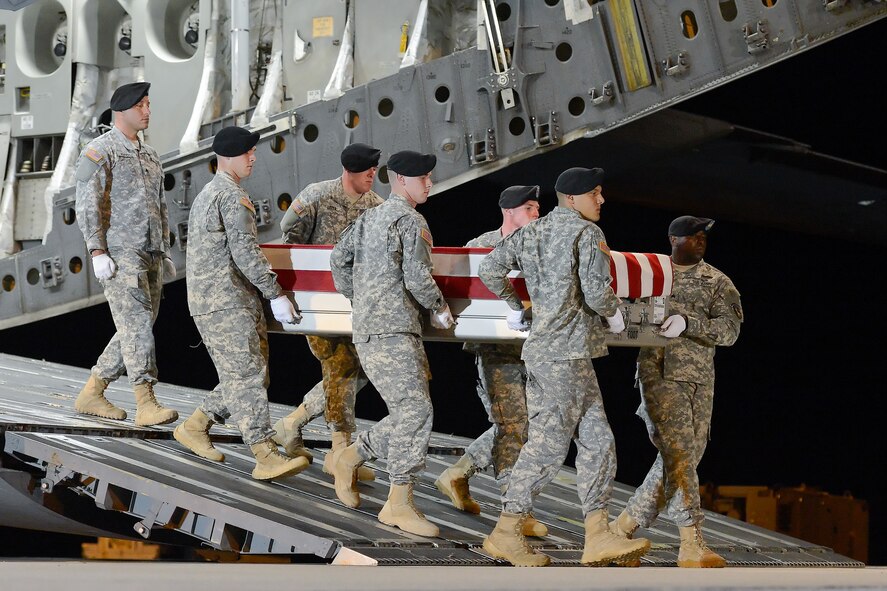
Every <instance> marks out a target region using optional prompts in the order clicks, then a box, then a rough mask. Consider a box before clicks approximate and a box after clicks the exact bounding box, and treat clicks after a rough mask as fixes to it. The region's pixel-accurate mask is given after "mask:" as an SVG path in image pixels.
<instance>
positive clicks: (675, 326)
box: [659, 314, 687, 339]
mask: <svg viewBox="0 0 887 591" xmlns="http://www.w3.org/2000/svg"><path fill="white" fill-rule="evenodd" d="M685 330H687V319H686V318H684V317H683V316H681V315H680V314H673V315H671V316H669V317H668V318H666V319H665V322H663V323H662V326H660V327H659V336H663V337H665V338H667V339H673V338H675V337H677V336H680V334H681V333H682V332H684V331H685Z"/></svg>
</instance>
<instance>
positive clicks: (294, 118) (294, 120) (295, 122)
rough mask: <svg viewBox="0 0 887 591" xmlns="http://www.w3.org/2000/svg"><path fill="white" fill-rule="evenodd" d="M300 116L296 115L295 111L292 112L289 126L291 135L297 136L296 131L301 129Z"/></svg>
mask: <svg viewBox="0 0 887 591" xmlns="http://www.w3.org/2000/svg"><path fill="white" fill-rule="evenodd" d="M299 119H300V117H299V114H298V113H296V111H295V110H293V111H290V114H289V125H290V134H291V135H296V131H297V130H298V129H299Z"/></svg>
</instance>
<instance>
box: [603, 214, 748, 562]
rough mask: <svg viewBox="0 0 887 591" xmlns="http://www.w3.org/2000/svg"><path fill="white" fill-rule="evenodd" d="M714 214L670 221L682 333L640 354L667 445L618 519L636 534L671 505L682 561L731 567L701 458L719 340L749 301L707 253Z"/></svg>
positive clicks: (649, 402) (675, 305)
mask: <svg viewBox="0 0 887 591" xmlns="http://www.w3.org/2000/svg"><path fill="white" fill-rule="evenodd" d="M713 225H714V220H710V219H707V218H697V217H691V216H682V217H679V218H677V219H675V220H674V221H673V222H671V225H669V227H668V240H669V242H670V243H671V260H672V263H673V264H674V270H675V274H674V286H673V287H672V292H671V298H670V300H669V305H670V306H671V310H672V311H673V312H674V314H673V315H672V316H669V317H668V318H666V319H665V322H663V323H662V327H661V332H660V334H661V335H662V336H664V337H668V338H670V339H674V340H673V341H671V342H670V343H669V344H668V346H666V347H656V348H653V347H651V348H643V349H641V350H640V353H639V354H638V374H637V380H638V387H640V390H641V405H640V407H639V408H638V415H639V416H640V417H641V418H642V419H643V420H644V422H645V423H646V424H647V430H648V432H649V434H650V440H651V441H652V442H653V445H655V446H656V449H657V450H659V453H658V454H657V456H656V460H655V462H654V463H653V466H652V467H651V468H650V471H649V472H648V473H647V477H646V478H645V479H644V482H643V484H641V486H640V487H638V489H637V490H636V491H635V493H634V495H632V497H631V499H630V500H629V501H628V505H627V506H626V508H625V510H624V511H622V513H620V514H619V517H618V518H616V520H615V521H614V522H613V523H612V524H611V525H610V527H611V529H612V530H613V531H614V532H615V533H617V534H619V535H622V536H625V537H627V538H631V537H632V535H633V534H634V532H635V530H637V529H638V528H639V527H649V526H650V524H651V523H653V521H655V520H656V516H657V515H659V513H661V512H662V511H663V510H664V509H666V508H667V509H668V513H669V515H670V516H671V518H672V519H674V522H675V524H676V525H677V526H678V529H679V530H680V534H681V547H680V551H679V553H678V566H682V567H723V566H725V565H726V561H725V560H724V558H723V557H721V556H719V555H718V554H716V553H715V552H712V551H711V549H709V548H708V546H706V544H705V541H704V540H703V539H702V520H703V515H702V509H701V508H700V502H699V477H698V475H697V474H696V466H698V465H699V461H700V460H701V459H702V454H703V453H704V452H705V446H706V443H707V441H708V435H709V429H710V427H711V412H712V403H713V400H714V382H715V370H714V356H715V347H716V346H722V347H729V346H730V345H732V344H733V343H735V342H736V339H737V338H738V337H739V328H740V325H741V324H742V319H743V317H742V305H741V304H740V302H739V292H738V291H737V290H736V287H734V286H733V282H732V281H730V279H729V278H728V277H727V276H726V275H724V274H723V273H722V272H720V271H719V270H717V269H715V268H714V267H712V266H711V265H709V264H708V263H706V262H705V261H703V260H702V257H703V256H705V248H706V246H707V243H708V233H709V232H710V231H711V228H712V226H713Z"/></svg>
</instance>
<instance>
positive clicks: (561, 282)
mask: <svg viewBox="0 0 887 591" xmlns="http://www.w3.org/2000/svg"><path fill="white" fill-rule="evenodd" d="M516 269H520V270H521V271H522V273H523V276H524V279H525V281H526V285H527V291H528V292H529V294H530V300H531V301H532V303H533V321H532V325H531V327H530V334H529V336H528V337H527V340H526V342H525V343H524V347H523V353H522V358H523V360H524V362H525V363H526V366H527V412H528V415H529V432H528V437H527V442H526V444H525V445H524V446H523V448H522V449H521V451H520V455H519V456H518V459H517V462H516V463H515V465H514V468H513V469H512V472H511V479H510V480H509V483H508V490H507V491H506V493H505V495H504V498H503V510H504V511H506V512H508V513H529V512H530V511H531V510H532V508H533V499H534V497H535V496H536V495H537V494H538V493H539V491H540V490H541V489H542V488H543V487H544V486H545V485H546V484H548V483H549V482H551V480H552V479H553V478H554V477H555V475H556V474H557V472H558V470H560V467H561V465H562V464H563V462H564V459H565V458H566V456H567V451H568V449H569V445H570V439H571V438H572V439H573V440H574V441H575V442H576V447H577V449H578V454H577V456H576V471H577V488H578V492H579V500H580V502H581V504H582V511H583V514H588V513H590V512H592V511H596V510H599V509H606V507H607V502H608V501H609V498H610V494H611V491H612V487H613V478H614V477H615V475H616V450H615V443H614V439H613V433H612V431H611V430H610V425H609V423H608V422H607V415H606V414H605V412H604V404H603V400H602V398H601V392H600V387H599V386H598V382H597V376H596V374H595V372H594V367H593V366H592V362H591V359H592V358H594V357H602V356H604V355H606V354H607V347H606V345H605V344H604V327H603V324H602V323H601V319H600V317H605V318H607V317H610V316H612V315H614V314H615V313H616V310H617V309H618V306H619V299H618V298H617V297H616V295H615V294H614V293H613V290H612V289H611V288H610V256H609V249H608V248H607V245H606V242H605V240H604V234H603V232H601V230H600V228H598V227H597V226H596V225H595V224H593V223H592V222H589V221H586V220H584V219H583V218H582V217H581V216H580V215H579V214H578V213H576V212H575V211H573V210H571V209H568V208H566V207H560V206H559V207H556V208H555V209H554V210H553V211H552V212H551V213H549V214H548V215H546V216H544V217H542V218H540V219H538V220H536V221H533V222H530V223H529V224H527V225H526V226H524V227H523V228H521V229H519V230H516V231H515V232H514V233H513V234H511V235H510V236H508V237H507V238H505V239H503V240H502V242H500V243H499V245H498V246H497V247H496V248H495V249H494V250H493V252H491V253H490V254H489V255H487V256H486V258H484V260H483V261H482V262H481V265H480V269H479V272H478V275H479V276H480V278H481V280H482V281H483V282H484V284H485V285H486V286H487V287H488V288H489V289H490V291H492V292H493V293H494V294H496V295H498V296H499V297H501V298H502V299H504V300H505V301H506V302H507V303H508V305H509V307H511V309H513V310H519V309H522V308H523V304H522V303H521V299H520V297H519V296H518V295H517V293H516V292H515V290H514V287H513V286H512V284H511V282H510V281H509V280H508V277H507V274H508V272H509V271H512V270H516Z"/></svg>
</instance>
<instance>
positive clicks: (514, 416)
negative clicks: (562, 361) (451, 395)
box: [464, 229, 527, 486]
mask: <svg viewBox="0 0 887 591" xmlns="http://www.w3.org/2000/svg"><path fill="white" fill-rule="evenodd" d="M501 241H502V231H501V229H498V230H493V231H491V232H486V233H485V234H481V235H480V236H478V237H477V238H475V239H474V240H470V241H469V242H468V244H466V245H465V246H466V247H468V248H492V247H494V246H496V245H497V244H498V243H499V242H501ZM521 348H522V345H490V344H472V343H466V344H465V347H464V349H465V351H468V352H470V353H474V354H475V364H476V365H477V375H478V384H477V395H478V397H480V400H481V403H482V404H483V405H484V409H485V410H486V411H487V417H488V418H489V420H490V423H492V424H493V426H492V427H490V428H489V429H487V430H486V431H485V432H484V433H483V434H482V435H481V436H480V437H478V438H477V439H475V440H474V441H472V442H471V445H469V446H468V448H466V450H465V455H467V456H468V457H469V458H471V462H472V464H473V466H474V468H473V469H472V470H484V469H486V468H487V467H488V466H492V467H493V472H494V473H495V474H496V479H497V480H498V481H499V484H500V486H504V485H506V484H507V483H508V478H509V476H510V475H511V467H512V466H514V463H515V462H516V461H517V456H518V454H519V453H520V449H521V447H522V446H523V444H524V442H525V441H526V440H527V393H526V383H527V370H526V368H525V367H524V363H523V361H521V358H520V356H521ZM470 475H471V474H469V476H470Z"/></svg>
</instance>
